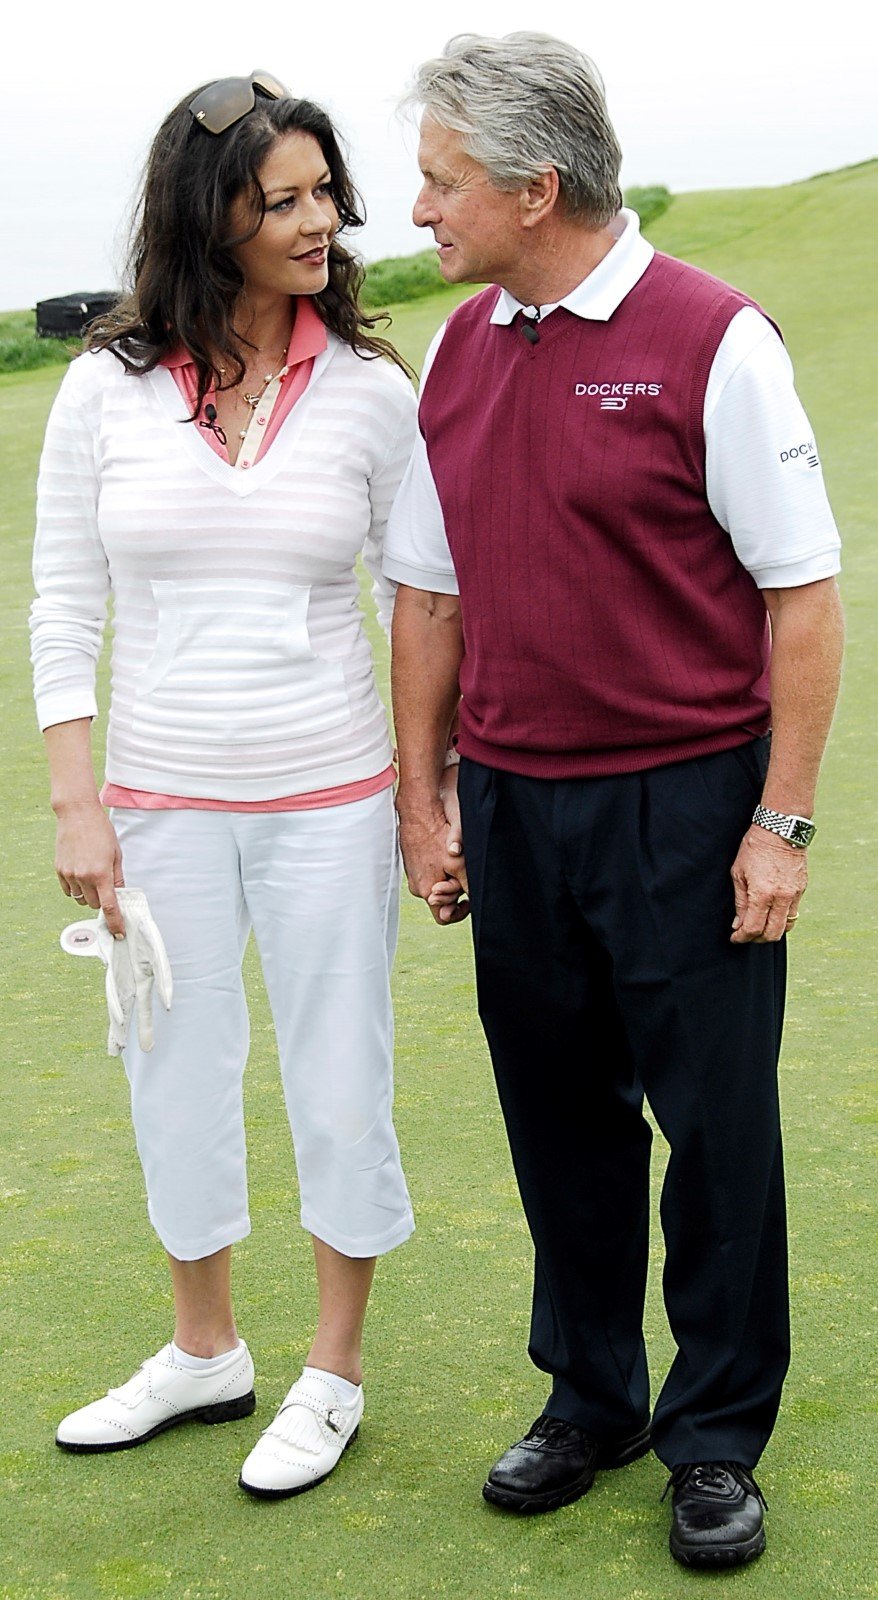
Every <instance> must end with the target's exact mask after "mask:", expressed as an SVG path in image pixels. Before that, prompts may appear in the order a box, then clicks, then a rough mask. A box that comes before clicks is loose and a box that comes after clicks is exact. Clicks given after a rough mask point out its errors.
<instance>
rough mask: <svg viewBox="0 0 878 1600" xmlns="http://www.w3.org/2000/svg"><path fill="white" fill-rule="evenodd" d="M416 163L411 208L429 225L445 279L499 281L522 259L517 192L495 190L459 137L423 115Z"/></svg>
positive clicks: (416, 217)
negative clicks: (417, 186)
mask: <svg viewBox="0 0 878 1600" xmlns="http://www.w3.org/2000/svg"><path fill="white" fill-rule="evenodd" d="M418 164H419V166H420V168H421V172H422V173H423V177H424V181H423V184H422V185H421V192H420V194H419V195H418V198H417V200H416V201H415V204H414V210H413V211H412V218H413V221H414V223H415V226H416V227H418V228H432V229H433V233H434V235H435V238H436V244H437V246H438V251H439V270H440V272H441V273H442V276H443V278H444V279H445V281H446V283H500V284H502V283H503V282H504V281H505V279H506V278H507V277H508V276H509V274H510V273H511V272H514V270H515V268H516V265H518V264H519V262H520V252H521V246H522V244H523V242H524V240H523V237H522V235H523V232H524V230H523V229H522V227H521V216H520V191H513V192H512V193H511V194H510V193H508V192H506V191H505V190H503V189H497V188H496V187H495V186H494V184H492V183H491V181H490V179H489V177H488V174H487V172H486V171H485V169H484V167H483V166H480V165H479V163H478V161H474V160H473V158H472V156H468V155H467V154H466V152H465V150H464V149H463V145H462V141H461V135H460V134H459V133H455V132H454V131H453V130H452V129H451V128H443V127H442V126H441V124H440V123H438V122H434V120H433V118H432V117H431V116H429V115H425V117H424V120H423V122H422V123H421V139H420V144H419V146H418Z"/></svg>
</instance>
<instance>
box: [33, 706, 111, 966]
mask: <svg viewBox="0 0 878 1600" xmlns="http://www.w3.org/2000/svg"><path fill="white" fill-rule="evenodd" d="M44 737H45V741H46V754H47V756H48V758H49V772H50V775H51V782H52V810H53V811H54V813H55V816H56V818H57V821H58V830H57V838H56V843H55V871H56V872H57V874H58V881H59V883H60V885H61V888H62V889H63V890H64V893H65V894H66V895H70V896H71V898H72V899H74V900H77V901H78V902H79V903H80V904H81V905H83V904H84V905H88V906H91V908H92V910H93V911H97V910H98V909H99V908H100V909H101V910H102V911H103V913H104V916H105V917H106V919H107V927H108V928H109V930H110V932H111V933H114V934H117V935H124V933H125V924H124V922H123V921H122V914H121V912H120V910H119V902H118V900H117V898H116V889H117V888H119V887H120V885H121V884H123V883H124V882H125V879H124V877H123V874H122V852H121V850H120V848H119V841H118V839H117V838H116V833H115V829H114V828H113V825H112V823H111V821H110V819H109V817H108V816H107V813H106V811H105V810H104V808H103V806H102V805H101V802H100V800H99V798H98V791H97V785H96V784H95V779H94V771H93V768H92V763H91V721H90V719H89V718H88V717H77V718H76V720H75V721H73V722H56V723H54V724H53V726H52V727H50V728H46V729H45V730H44Z"/></svg>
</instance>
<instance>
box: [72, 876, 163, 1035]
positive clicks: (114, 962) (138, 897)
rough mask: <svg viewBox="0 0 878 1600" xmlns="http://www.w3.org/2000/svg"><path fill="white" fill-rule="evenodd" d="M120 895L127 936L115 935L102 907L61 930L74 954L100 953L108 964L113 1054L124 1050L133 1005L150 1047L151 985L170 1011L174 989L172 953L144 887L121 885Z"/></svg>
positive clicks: (151, 1031)
mask: <svg viewBox="0 0 878 1600" xmlns="http://www.w3.org/2000/svg"><path fill="white" fill-rule="evenodd" d="M116 896H117V899H118V901H119V909H120V910H121V912H122V917H123V920H124V922H125V938H124V939H114V937H113V935H112V934H111V932H110V930H109V928H108V927H107V923H106V918H105V917H104V913H103V911H99V912H98V915H97V918H96V919H95V921H94V922H74V923H73V924H72V925H71V926H70V927H69V928H65V929H64V932H63V933H62V935H61V945H62V948H63V949H65V950H68V951H70V953H71V954H73V955H96V956H100V958H101V960H102V961H103V963H104V965H105V966H106V969H107V975H106V990H107V1010H108V1011H109V1013H110V1031H109V1033H108V1035H107V1050H108V1052H109V1054H110V1055H111V1056H119V1055H121V1054H122V1051H123V1049H124V1047H125V1045H126V1044H127V1042H128V1031H129V1028H130V1026H131V1019H132V1017H133V1015H134V1012H135V1009H136V1011H137V1038H138V1040H139V1043H140V1048H141V1050H151V1049H152V1047H153V1042H154V1040H153V1028H152V991H153V985H154V986H155V989H156V993H157V994H158V997H159V999H160V1000H161V1002H162V1005H163V1006H164V1008H165V1010H166V1011H170V1009H171V999H172V997H173V992H174V984H173V979H172V977H171V967H170V963H169V961H168V954H167V951H166V950H165V946H164V941H163V940H162V936H161V934H160V933H159V930H158V928H157V927H156V924H155V922H154V921H153V919H152V916H151V914H150V909H149V905H148V904H147V899H146V895H145V893H144V891H143V890H142V889H117V891H116Z"/></svg>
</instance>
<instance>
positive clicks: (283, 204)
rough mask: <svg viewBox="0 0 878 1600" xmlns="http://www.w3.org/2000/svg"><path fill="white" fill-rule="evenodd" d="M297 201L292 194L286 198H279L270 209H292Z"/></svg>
mask: <svg viewBox="0 0 878 1600" xmlns="http://www.w3.org/2000/svg"><path fill="white" fill-rule="evenodd" d="M295 203H296V200H295V196H294V195H290V196H289V197H288V198H287V199H286V200H278V201H277V202H276V204H275V205H273V206H271V207H270V209H271V210H272V211H290V210H292V208H293V206H294V205H295Z"/></svg>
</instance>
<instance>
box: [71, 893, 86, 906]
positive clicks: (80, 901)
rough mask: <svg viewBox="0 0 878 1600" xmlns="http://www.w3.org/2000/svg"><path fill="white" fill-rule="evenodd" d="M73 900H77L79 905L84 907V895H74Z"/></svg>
mask: <svg viewBox="0 0 878 1600" xmlns="http://www.w3.org/2000/svg"><path fill="white" fill-rule="evenodd" d="M73 898H74V900H78V901H79V903H80V905H84V904H85V895H84V894H75V895H74V896H73Z"/></svg>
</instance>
